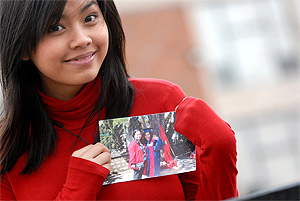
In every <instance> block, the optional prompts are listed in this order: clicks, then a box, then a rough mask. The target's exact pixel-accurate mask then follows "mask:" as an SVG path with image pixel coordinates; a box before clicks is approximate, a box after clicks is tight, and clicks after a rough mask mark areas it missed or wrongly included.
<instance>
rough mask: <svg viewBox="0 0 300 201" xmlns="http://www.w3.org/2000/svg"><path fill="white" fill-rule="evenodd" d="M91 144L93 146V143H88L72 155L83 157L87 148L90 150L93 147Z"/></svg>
mask: <svg viewBox="0 0 300 201" xmlns="http://www.w3.org/2000/svg"><path fill="white" fill-rule="evenodd" d="M91 146H93V145H92V144H90V145H87V146H85V147H83V148H81V149H78V150H77V151H74V152H73V154H72V156H75V157H81V155H82V154H84V153H85V152H86V151H87V150H89V149H90V148H91Z"/></svg>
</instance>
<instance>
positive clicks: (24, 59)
mask: <svg viewBox="0 0 300 201" xmlns="http://www.w3.org/2000/svg"><path fill="white" fill-rule="evenodd" d="M29 59H30V56H29V54H28V53H27V51H26V52H25V53H24V55H23V57H22V60H23V61H28V60H29Z"/></svg>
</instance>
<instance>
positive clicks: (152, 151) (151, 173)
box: [144, 138, 154, 177]
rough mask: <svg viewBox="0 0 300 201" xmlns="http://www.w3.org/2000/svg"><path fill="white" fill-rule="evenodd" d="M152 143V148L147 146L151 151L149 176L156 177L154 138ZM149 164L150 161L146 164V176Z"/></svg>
mask: <svg viewBox="0 0 300 201" xmlns="http://www.w3.org/2000/svg"><path fill="white" fill-rule="evenodd" d="M151 143H152V146H149V145H147V146H148V149H149V155H150V173H149V176H150V177H154V150H153V143H154V139H153V138H152V139H151ZM148 157H149V156H148ZM147 163H148V160H146V164H145V167H146V168H145V173H144V174H146V170H147Z"/></svg>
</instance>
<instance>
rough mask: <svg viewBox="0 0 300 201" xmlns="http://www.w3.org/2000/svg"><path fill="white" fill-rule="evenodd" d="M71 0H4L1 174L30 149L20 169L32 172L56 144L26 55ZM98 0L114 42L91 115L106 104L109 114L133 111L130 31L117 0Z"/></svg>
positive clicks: (0, 14) (0, 6) (0, 5)
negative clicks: (125, 28) (128, 47)
mask: <svg viewBox="0 0 300 201" xmlns="http://www.w3.org/2000/svg"><path fill="white" fill-rule="evenodd" d="M66 1H67V0H60V1H49V0H39V1H36V0H26V1H25V0H24V1H23V0H22V1H0V41H1V42H0V62H1V73H2V77H1V78H2V79H1V84H2V86H1V87H2V93H3V105H2V109H3V110H2V112H1V117H0V150H1V151H0V153H1V159H0V161H1V171H0V173H1V175H3V174H4V173H5V172H7V171H10V170H11V169H12V168H13V167H14V165H15V164H16V162H17V160H18V158H19V157H20V156H21V155H22V154H23V153H25V152H26V151H28V159H27V163H26V165H25V167H24V169H23V170H22V172H21V173H22V174H30V173H32V172H33V171H34V170H36V169H37V168H38V167H39V166H40V165H41V164H42V162H43V160H44V159H46V158H47V157H48V156H49V155H50V154H51V153H52V152H53V151H54V150H55V147H56V139H57V133H56V131H55V129H54V124H55V122H54V121H53V120H52V119H50V117H49V116H48V113H47V111H46V109H45V107H44V104H43V102H42V100H41V98H40V96H39V94H38V93H37V90H36V82H37V81H38V80H39V79H40V77H39V72H38V70H37V68H36V67H35V65H34V64H33V62H32V61H31V60H29V61H23V60H22V58H23V56H24V55H30V53H31V52H32V51H34V50H35V47H36V45H37V44H38V42H39V41H40V40H41V39H42V38H43V36H44V35H45V34H46V33H47V32H48V30H49V28H50V27H51V25H53V24H56V23H58V22H59V20H60V18H61V15H62V12H63V10H64V7H65V5H66ZM97 2H98V4H99V7H100V10H101V12H102V14H103V17H104V19H105V21H106V24H107V27H108V32H109V48H108V52H107V55H106V57H105V59H104V61H103V63H102V66H101V68H100V71H99V74H98V76H100V77H101V91H100V97H99V100H98V102H97V104H96V106H95V108H94V109H93V111H92V114H91V115H90V117H89V119H88V121H89V120H91V119H92V118H93V117H94V116H95V115H96V114H97V113H98V112H99V111H101V110H102V108H103V107H105V109H106V116H105V118H114V117H122V116H128V115H129V113H130V111H131V108H132V104H133V93H134V92H133V87H132V85H131V84H130V82H129V81H128V77H129V76H128V74H127V71H126V68H125V36H124V32H123V28H122V24H121V19H120V16H119V13H118V11H117V9H116V7H115V4H114V2H113V1H107V0H105V1H104V0H103V1H101V0H97Z"/></svg>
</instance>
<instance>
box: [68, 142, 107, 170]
mask: <svg viewBox="0 0 300 201" xmlns="http://www.w3.org/2000/svg"><path fill="white" fill-rule="evenodd" d="M72 156H74V157H78V158H82V159H86V160H89V161H92V162H94V163H97V164H99V165H102V166H103V167H105V168H107V169H108V170H111V165H110V162H111V156H110V151H109V149H108V148H107V147H106V146H104V145H103V144H101V143H100V142H98V143H96V144H94V145H92V144H90V145H87V146H85V147H83V148H81V149H79V150H77V151H75V152H74V153H73V154H72Z"/></svg>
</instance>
